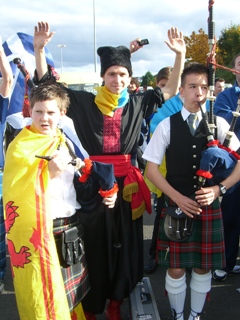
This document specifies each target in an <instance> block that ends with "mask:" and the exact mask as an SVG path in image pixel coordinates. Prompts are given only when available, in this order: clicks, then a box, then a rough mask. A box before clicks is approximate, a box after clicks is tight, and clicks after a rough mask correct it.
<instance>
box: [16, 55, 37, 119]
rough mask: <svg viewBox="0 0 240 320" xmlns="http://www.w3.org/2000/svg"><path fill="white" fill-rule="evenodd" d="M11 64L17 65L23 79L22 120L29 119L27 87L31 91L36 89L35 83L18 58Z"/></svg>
mask: <svg viewBox="0 0 240 320" xmlns="http://www.w3.org/2000/svg"><path fill="white" fill-rule="evenodd" d="M13 63H14V64H16V65H17V67H18V69H19V70H20V71H21V72H22V74H23V76H24V79H25V93H24V101H23V108H22V114H23V117H24V118H28V117H30V114H29V100H28V87H29V88H30V89H33V88H35V87H36V85H35V83H34V82H33V80H32V79H31V75H30V73H29V72H28V71H27V69H26V68H25V66H24V65H23V64H22V63H21V59H20V58H15V59H13Z"/></svg>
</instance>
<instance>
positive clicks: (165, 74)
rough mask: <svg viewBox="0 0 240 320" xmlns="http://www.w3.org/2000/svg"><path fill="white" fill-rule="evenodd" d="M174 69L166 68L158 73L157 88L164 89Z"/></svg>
mask: <svg viewBox="0 0 240 320" xmlns="http://www.w3.org/2000/svg"><path fill="white" fill-rule="evenodd" d="M171 71H172V67H165V68H162V69H160V70H159V71H158V74H157V75H156V86H157V87H159V88H160V89H161V88H164V87H165V86H166V84H167V82H168V79H169V76H170V74H171Z"/></svg>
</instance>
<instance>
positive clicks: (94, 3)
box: [0, 0, 240, 76]
mask: <svg viewBox="0 0 240 320" xmlns="http://www.w3.org/2000/svg"><path fill="white" fill-rule="evenodd" d="M3 3H4V4H3ZM208 4H209V1H208V0H198V1H194V0H182V1H176V0H175V1H163V0H162V1H161V0H148V1H142V0H138V1H136V0H75V1H74V0H48V1H47V2H45V1H40V0H11V1H9V2H8V1H2V2H1V6H0V36H1V37H2V40H3V42H4V41H5V40H7V39H8V38H9V37H10V36H12V35H14V34H15V33H17V32H23V33H27V34H30V35H33V33H34V26H35V25H37V22H38V21H44V22H46V21H47V22H48V23H49V24H50V28H51V31H55V32H56V34H55V35H54V37H53V39H52V40H51V42H50V44H49V45H48V49H49V50H50V52H51V54H52V55H53V58H54V62H55V68H56V70H57V71H58V72H59V73H61V71H63V72H80V73H81V72H94V71H95V69H96V71H97V73H100V65H99V57H98V56H97V54H96V53H95V52H96V50H95V49H97V48H98V47H100V46H106V45H111V46H118V45H125V46H127V47H129V43H130V41H132V40H134V39H136V38H138V37H139V38H142V39H145V38H147V39H148V40H149V45H146V46H144V48H143V49H140V50H139V51H137V52H136V53H134V54H133V56H132V65H133V76H142V75H144V74H145V73H146V72H147V71H150V72H151V73H152V74H156V73H157V72H158V71H159V70H160V69H161V68H162V67H165V66H171V65H173V62H174V57H175V55H174V53H173V52H172V51H171V50H170V49H169V48H168V46H167V45H166V44H165V42H164V41H165V40H167V30H168V29H169V28H171V27H172V26H173V27H178V29H179V30H181V31H182V32H183V35H184V36H190V35H191V33H192V32H193V31H195V32H198V30H199V29H200V28H202V29H203V30H204V31H205V33H206V34H208V16H209V11H208ZM213 18H214V22H215V34H216V37H217V39H218V38H219V36H220V35H221V31H222V30H223V29H224V28H229V27H230V26H231V25H232V24H240V16H239V0H228V1H225V0H215V1H214V6H213ZM58 45H64V46H65V47H63V48H62V49H61V48H59V47H58Z"/></svg>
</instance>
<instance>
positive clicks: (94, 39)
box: [93, 0, 97, 72]
mask: <svg viewBox="0 0 240 320" xmlns="http://www.w3.org/2000/svg"><path fill="white" fill-rule="evenodd" d="M93 43H94V49H93V50H94V71H95V72H97V56H96V19H95V0H93Z"/></svg>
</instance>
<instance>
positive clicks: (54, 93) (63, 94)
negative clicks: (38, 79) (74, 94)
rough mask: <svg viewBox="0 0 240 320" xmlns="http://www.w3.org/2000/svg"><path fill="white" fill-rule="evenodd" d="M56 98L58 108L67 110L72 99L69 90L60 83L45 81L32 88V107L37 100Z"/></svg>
mask: <svg viewBox="0 0 240 320" xmlns="http://www.w3.org/2000/svg"><path fill="white" fill-rule="evenodd" d="M46 100H56V101H57V105H58V108H59V109H60V110H61V111H62V110H67V108H68V106H69V104H70V100H69V97H68V94H67V91H66V90H65V89H64V87H63V86H62V85H61V84H59V83H43V84H40V85H39V86H37V87H35V88H34V89H32V90H31V93H30V108H31V109H32V108H33V107H34V105H35V103H36V102H39V101H46Z"/></svg>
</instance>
